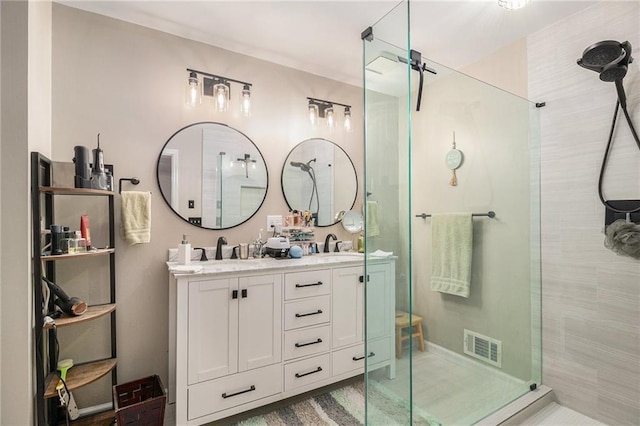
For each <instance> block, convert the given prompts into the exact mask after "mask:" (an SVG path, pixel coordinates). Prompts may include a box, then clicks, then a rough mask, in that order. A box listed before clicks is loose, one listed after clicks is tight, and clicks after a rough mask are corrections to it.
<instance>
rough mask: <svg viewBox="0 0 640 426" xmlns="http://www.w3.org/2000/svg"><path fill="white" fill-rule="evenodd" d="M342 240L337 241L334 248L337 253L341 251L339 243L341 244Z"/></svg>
mask: <svg viewBox="0 0 640 426" xmlns="http://www.w3.org/2000/svg"><path fill="white" fill-rule="evenodd" d="M341 242H342V241H336V248H334V249H333V251H334V252H336V253H337V252H339V251H340V245H339V244H340V243H341Z"/></svg>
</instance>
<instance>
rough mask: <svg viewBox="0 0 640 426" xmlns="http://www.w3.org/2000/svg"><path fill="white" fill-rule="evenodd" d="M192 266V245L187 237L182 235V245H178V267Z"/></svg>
mask: <svg viewBox="0 0 640 426" xmlns="http://www.w3.org/2000/svg"><path fill="white" fill-rule="evenodd" d="M189 264H191V244H189V241H187V235H186V234H183V235H182V243H181V244H180V245H178V265H189Z"/></svg>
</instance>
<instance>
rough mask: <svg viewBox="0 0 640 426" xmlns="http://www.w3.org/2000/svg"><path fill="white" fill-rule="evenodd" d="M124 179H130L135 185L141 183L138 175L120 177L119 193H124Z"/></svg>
mask: <svg viewBox="0 0 640 426" xmlns="http://www.w3.org/2000/svg"><path fill="white" fill-rule="evenodd" d="M123 180H126V181H129V182H131V183H132V184H134V185H137V184H139V183H140V179H138V178H137V177H130V178H120V179H119V180H118V194H121V193H122V181H123Z"/></svg>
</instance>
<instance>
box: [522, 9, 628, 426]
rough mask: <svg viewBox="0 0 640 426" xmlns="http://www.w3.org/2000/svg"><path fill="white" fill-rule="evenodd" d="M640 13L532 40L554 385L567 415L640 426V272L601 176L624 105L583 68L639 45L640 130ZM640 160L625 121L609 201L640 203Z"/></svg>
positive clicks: (570, 22)
mask: <svg viewBox="0 0 640 426" xmlns="http://www.w3.org/2000/svg"><path fill="white" fill-rule="evenodd" d="M639 16H640V4H639V3H638V2H600V3H599V4H597V5H595V6H593V7H591V8H589V9H586V10H584V11H583V12H580V13H577V14H575V15H573V16H570V17H568V18H567V19H565V20H563V21H560V22H558V23H556V24H554V25H551V26H550V27H548V28H546V29H544V30H543V31H540V32H538V33H535V34H533V35H531V36H530V37H529V38H528V55H529V96H530V97H531V98H532V99H535V100H536V101H546V102H547V106H546V107H545V108H543V109H542V110H541V131H542V206H543V209H542V230H543V235H542V256H543V264H542V277H543V289H542V295H543V299H542V306H543V317H542V323H543V383H544V384H546V385H548V386H550V387H552V388H553V389H554V390H555V392H556V395H557V396H558V399H559V401H560V403H561V404H563V405H566V406H568V407H569V408H572V409H574V410H577V411H579V412H581V413H584V414H587V415H589V416H591V417H593V418H595V419H598V420H600V421H602V422H605V423H608V424H615V425H622V424H625V425H637V424H638V421H639V420H640V285H639V283H640V262H639V261H637V260H633V259H630V258H625V257H620V256H617V255H616V254H614V253H613V252H611V251H609V250H607V249H606V248H604V246H603V240H604V235H603V232H602V231H603V227H604V207H603V206H602V205H601V204H600V201H599V200H598V195H597V183H598V173H599V170H600V164H601V161H602V155H603V153H604V149H605V145H606V142H607V137H608V134H609V128H610V125H611V118H612V115H613V110H614V106H615V101H616V94H615V89H614V86H613V84H611V83H603V82H601V81H600V80H598V75H597V74H596V73H594V72H591V71H587V70H585V69H582V68H580V67H578V66H577V65H576V59H577V58H578V57H580V55H581V54H582V51H583V50H584V49H585V48H586V47H587V46H589V45H590V44H592V43H595V42H597V41H600V40H618V41H624V40H629V41H630V42H631V44H632V45H633V46H634V47H635V48H636V53H635V55H634V56H635V57H636V61H635V63H634V64H632V66H631V67H630V68H631V69H630V70H629V72H628V74H627V78H626V79H625V87H626V89H627V90H626V92H627V97H628V105H629V111H630V113H631V115H632V117H633V121H634V122H635V125H636V128H637V127H639V126H640V69H639V64H640V60H638V53H637V52H638V47H640V20H639ZM639 165H640V152H639V151H638V148H637V146H636V145H635V143H634V142H633V140H632V138H631V134H630V132H629V129H628V127H627V124H626V123H625V122H624V120H620V121H619V125H618V129H617V131H616V134H615V139H614V146H613V152H612V155H611V157H610V161H609V168H608V172H607V175H606V178H605V194H606V197H607V198H608V199H620V198H624V199H629V198H640V167H639Z"/></svg>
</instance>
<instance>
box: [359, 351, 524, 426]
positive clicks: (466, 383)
mask: <svg viewBox="0 0 640 426" xmlns="http://www.w3.org/2000/svg"><path fill="white" fill-rule="evenodd" d="M446 355H447V354H446V353H441V352H440V351H431V352H419V351H417V350H415V351H413V404H414V406H416V407H418V408H420V409H422V410H424V411H426V412H427V413H429V414H431V415H432V416H434V417H436V418H437V419H438V420H439V421H440V422H441V423H442V424H443V425H455V426H464V425H470V424H473V423H475V422H477V421H478V420H480V419H481V418H483V417H485V416H486V415H488V414H490V413H491V412H493V411H495V410H497V409H499V408H501V407H502V406H503V405H505V404H507V403H509V402H511V401H512V400H514V399H515V398H517V397H519V396H520V395H522V394H524V393H525V392H526V391H528V385H527V384H526V383H525V382H524V381H522V380H520V379H516V378H513V377H510V376H507V375H506V374H504V373H502V372H500V371H497V370H495V369H493V368H490V367H487V366H485V365H482V364H480V363H479V362H477V361H475V360H472V359H469V360H467V359H465V358H464V357H458V356H455V357H449V356H446ZM409 376H410V372H409V357H408V354H406V353H405V355H404V356H403V358H401V359H398V360H396V378H395V379H393V380H389V379H387V378H386V377H385V376H384V372H383V371H382V370H379V371H374V372H372V373H371V374H370V375H369V378H370V380H374V381H376V382H378V383H379V384H380V385H382V386H384V387H386V388H387V389H389V390H390V391H392V392H394V393H395V394H396V395H397V396H398V397H400V398H402V399H404V400H407V401H408V399H409V384H408V383H409Z"/></svg>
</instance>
